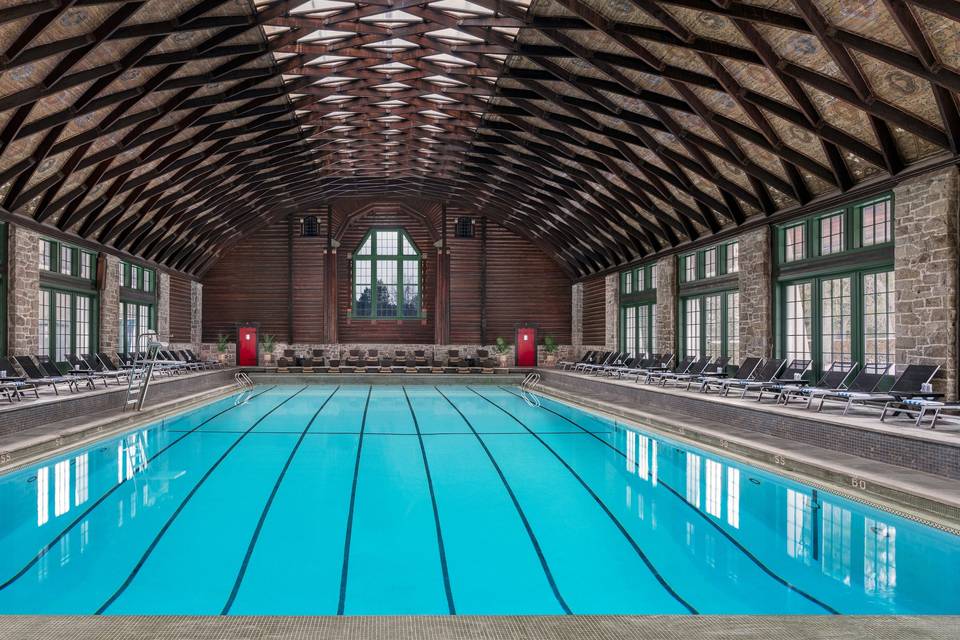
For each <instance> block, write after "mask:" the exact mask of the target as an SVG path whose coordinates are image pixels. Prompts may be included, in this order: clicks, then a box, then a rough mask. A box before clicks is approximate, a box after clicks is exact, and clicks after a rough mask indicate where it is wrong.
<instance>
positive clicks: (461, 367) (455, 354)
mask: <svg viewBox="0 0 960 640" xmlns="http://www.w3.org/2000/svg"><path fill="white" fill-rule="evenodd" d="M468 371H469V369H467V363H466V362H465V361H464V359H463V357H462V356H461V355H460V350H459V349H447V364H446V366H445V367H444V368H443V372H444V373H466V372H468Z"/></svg>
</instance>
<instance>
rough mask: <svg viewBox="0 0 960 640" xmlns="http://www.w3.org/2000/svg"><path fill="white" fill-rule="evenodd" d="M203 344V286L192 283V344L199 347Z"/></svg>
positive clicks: (194, 281)
mask: <svg viewBox="0 0 960 640" xmlns="http://www.w3.org/2000/svg"><path fill="white" fill-rule="evenodd" d="M201 342H203V285H202V284H200V283H199V282H197V281H196V280H192V281H191V282H190V343H191V344H193V345H194V347H197V348H198V347H199V346H200V343H201Z"/></svg>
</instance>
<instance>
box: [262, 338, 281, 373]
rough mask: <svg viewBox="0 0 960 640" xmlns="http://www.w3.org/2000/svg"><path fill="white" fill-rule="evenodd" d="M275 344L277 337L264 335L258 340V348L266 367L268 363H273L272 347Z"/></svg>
mask: <svg viewBox="0 0 960 640" xmlns="http://www.w3.org/2000/svg"><path fill="white" fill-rule="evenodd" d="M276 343H277V336H273V335H270V334H269V333H265V334H264V335H263V337H262V338H260V346H261V348H262V349H263V363H264V364H265V365H267V366H270V363H272V362H273V346H274V345H275V344H276Z"/></svg>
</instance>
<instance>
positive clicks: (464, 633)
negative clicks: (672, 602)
mask: <svg viewBox="0 0 960 640" xmlns="http://www.w3.org/2000/svg"><path fill="white" fill-rule="evenodd" d="M958 626H960V618H958V617H950V616H382V617H367V616H364V617H349V616H347V617H336V616H327V617H276V616H257V617H239V616H237V617H233V616H225V617H224V616H206V617H201V616H197V617H188V616H142V617H133V616H0V640H104V639H105V638H110V639H111V640H147V639H149V640H224V639H227V638H229V639H230V640H320V639H323V640H361V639H362V640H530V639H532V638H535V639H536V640H689V639H690V638H698V639H700V640H719V639H721V638H730V637H732V636H734V635H735V637H736V638H737V639H738V640H771V639H776V640H835V639H837V638H874V639H876V640H905V639H907V638H924V639H926V640H955V639H956V637H957V628H958Z"/></svg>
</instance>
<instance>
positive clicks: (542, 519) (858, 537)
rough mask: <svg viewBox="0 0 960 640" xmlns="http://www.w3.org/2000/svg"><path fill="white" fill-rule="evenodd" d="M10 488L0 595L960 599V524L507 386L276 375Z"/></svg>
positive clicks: (910, 604) (101, 607)
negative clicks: (300, 382)
mask: <svg viewBox="0 0 960 640" xmlns="http://www.w3.org/2000/svg"><path fill="white" fill-rule="evenodd" d="M0 505H2V513H3V519H2V521H0V549H2V553H0V613H2V614H13V613H18V614H19V613H30V614H93V613H99V614H107V615H115V614H211V615H220V614H257V615H338V614H340V615H361V614H370V615H381V614H439V615H447V614H490V615H524V614H570V613H573V614H696V613H700V614H836V613H842V614H933V613H938V614H958V613H960V598H958V597H957V593H956V589H955V588H954V585H955V579H956V576H957V575H958V574H960V537H957V536H955V535H953V534H951V533H948V532H944V531H940V530H938V529H935V528H932V527H928V526H924V525H922V524H919V523H916V522H914V521H911V520H908V519H905V518H902V517H899V516H896V515H893V514H890V513H887V512H884V511H881V510H877V509H874V508H871V507H868V506H865V505H862V504H859V503H857V502H853V501H850V500H847V499H844V498H841V497H838V496H836V495H832V494H830V493H827V492H823V491H818V490H816V489H813V488H810V487H807V486H804V485H802V484H799V483H796V482H792V481H789V480H787V479H784V478H782V477H779V476H776V475H773V474H770V473H767V472H765V471H762V470H759V469H757V468H753V467H751V466H749V465H746V464H743V463H741V462H735V461H732V460H729V459H726V458H723V457H720V456H717V455H714V454H712V453H707V452H705V451H702V450H698V449H696V448H693V447H690V446H686V445H682V444H680V443H678V442H675V441H671V440H669V439H664V438H661V437H659V436H656V435H654V434H652V433H651V432H642V431H638V430H636V429H635V428H632V427H627V426H625V425H623V424H620V423H615V422H614V421H612V420H608V419H606V418H603V417H600V416H597V415H594V414H591V413H588V412H585V411H582V410H580V409H577V408H574V407H572V406H569V405H566V404H563V403H560V402H556V401H553V400H550V399H548V398H542V399H541V406H540V407H536V406H531V405H529V404H528V403H527V402H525V401H524V399H523V398H522V397H521V395H520V391H519V389H517V388H513V387H507V386H495V385H475V386H465V385H449V386H444V385H439V386H430V385H407V386H403V387H401V386H395V385H384V386H376V385H375V386H366V385H362V386H361V385H342V386H336V385H324V386H321V385H311V386H272V387H269V386H261V387H257V388H256V389H255V390H254V391H252V392H250V393H249V394H248V395H247V396H246V397H242V398H241V397H236V396H234V397H229V398H225V399H222V400H219V401H217V402H213V403H211V404H209V405H206V406H203V407H201V408H198V409H195V410H192V411H189V412H186V413H183V414H181V415H178V416H174V417H172V418H168V419H165V420H163V421H162V422H161V423H158V424H153V425H149V426H147V427H144V428H142V429H139V430H136V431H131V432H129V433H126V434H124V435H122V436H119V437H112V438H109V439H105V440H102V441H100V442H98V443H96V444H95V445H93V446H90V447H87V448H84V449H81V450H76V451H72V452H69V453H65V454H63V455H59V456H56V457H53V458H51V459H49V460H46V461H44V462H42V463H40V464H36V465H33V466H31V467H29V468H25V469H21V470H18V471H15V472H12V473H8V474H6V475H3V476H0Z"/></svg>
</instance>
